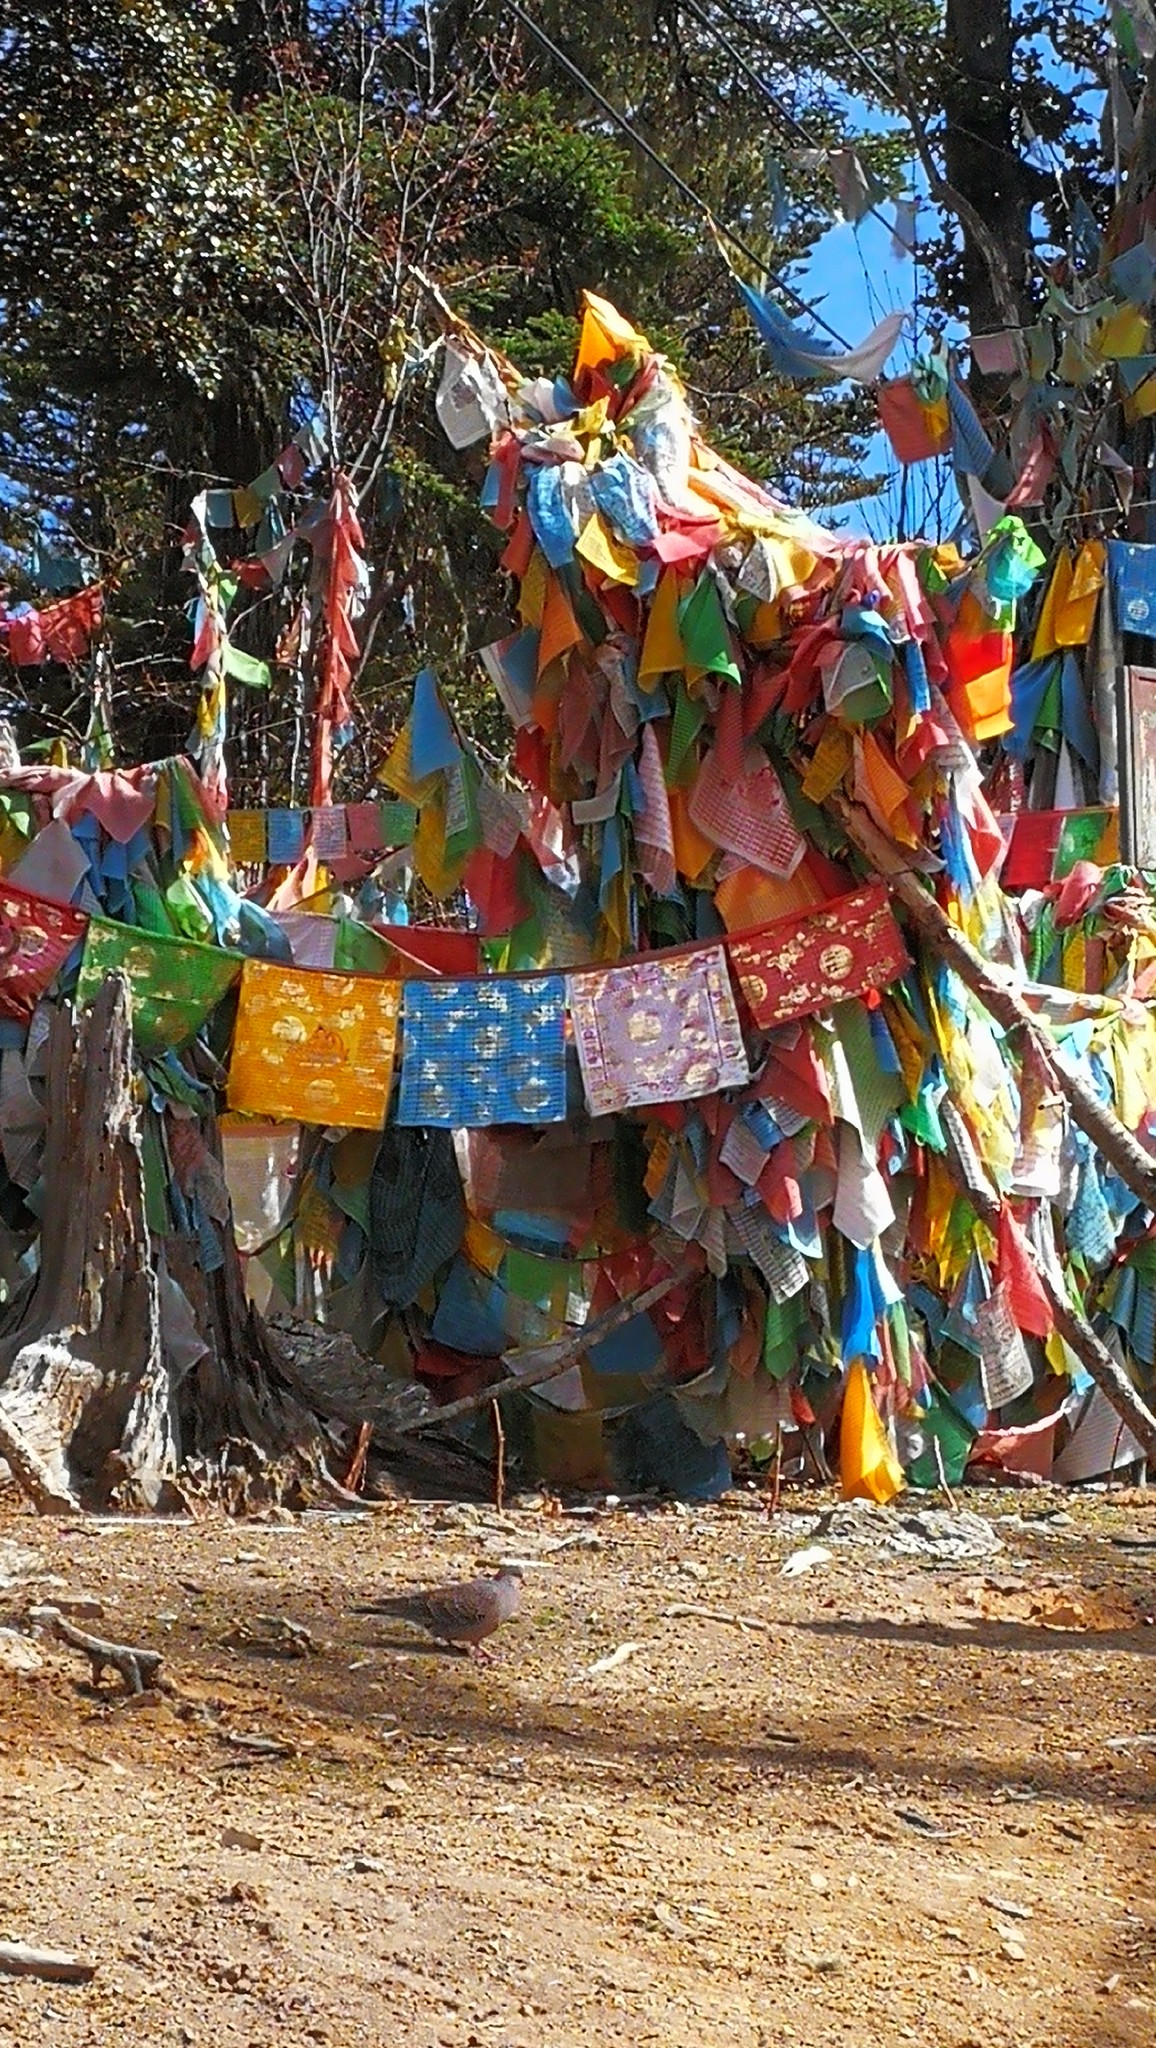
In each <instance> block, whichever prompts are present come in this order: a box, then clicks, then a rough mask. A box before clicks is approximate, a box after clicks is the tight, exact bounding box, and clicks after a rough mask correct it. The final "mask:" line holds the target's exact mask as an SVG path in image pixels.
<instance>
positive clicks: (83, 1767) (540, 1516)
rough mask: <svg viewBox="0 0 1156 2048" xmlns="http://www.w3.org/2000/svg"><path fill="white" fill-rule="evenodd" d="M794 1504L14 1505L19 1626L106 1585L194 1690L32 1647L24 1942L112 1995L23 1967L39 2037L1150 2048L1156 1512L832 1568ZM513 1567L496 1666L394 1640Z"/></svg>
mask: <svg viewBox="0 0 1156 2048" xmlns="http://www.w3.org/2000/svg"><path fill="white" fill-rule="evenodd" d="M786 1505H787V1507H788V1508H789V1510H790V1512H789V1514H787V1515H783V1514H780V1515H778V1516H776V1517H774V1518H771V1517H769V1516H768V1515H767V1513H766V1512H765V1510H764V1508H763V1507H762V1505H761V1504H760V1503H759V1501H758V1500H757V1499H756V1498H755V1497H753V1496H743V1495H732V1496H731V1497H730V1498H729V1499H728V1500H726V1501H724V1502H723V1503H721V1504H720V1505H719V1506H717V1507H713V1508H709V1509H702V1510H699V1509H676V1508H673V1507H666V1508H663V1509H651V1510H649V1511H644V1510H642V1509H641V1508H628V1507H619V1508H615V1509H611V1510H609V1511H602V1512H590V1511H589V1510H588V1511H587V1512H585V1513H579V1514H570V1513H566V1512H560V1511H559V1510H558V1509H557V1507H556V1504H553V1503H549V1502H547V1503H541V1502H540V1501H539V1502H534V1503H530V1504H528V1505H527V1506H525V1507H521V1508H520V1507H515V1508H513V1509H511V1510H508V1511H507V1512H506V1514H505V1515H504V1516H498V1515H497V1514H495V1513H494V1512H492V1511H488V1510H486V1509H474V1508H467V1507H462V1506H446V1505H443V1506H436V1505H432V1506H423V1507H416V1506H411V1505H409V1504H406V1505H405V1506H402V1507H390V1508H389V1509H387V1510H385V1511H383V1512H381V1513H379V1514H376V1515H374V1516H372V1517H365V1518H361V1519H354V1520H352V1521H351V1520H347V1519H341V1518H333V1517H323V1516H316V1517H312V1516H308V1517H305V1518H303V1519H298V1520H285V1521H282V1522H278V1521H272V1522H257V1523H254V1522H248V1523H244V1524H240V1525H238V1524H227V1523H225V1522H223V1521H215V1520H214V1521H211V1522H208V1523H203V1524H200V1525H198V1526H194V1525H192V1524H169V1525H164V1526H162V1525H157V1524H151V1525H148V1524H135V1525H132V1524H123V1523H86V1524H80V1525H68V1524H64V1523H60V1524H57V1523H53V1522H41V1521H37V1520H36V1519H35V1518H33V1517H32V1516H30V1515H24V1514H19V1513H17V1512H12V1513H10V1514H8V1515H3V1514H0V1621H2V1622H4V1623H5V1624H7V1625H9V1626H14V1627H16V1628H17V1629H21V1630H23V1629H24V1628H25V1627H26V1616H27V1613H28V1610H29V1608H30V1606H33V1605H35V1604H36V1603H37V1602H38V1601H44V1600H53V1599H55V1600H57V1601H58V1602H60V1601H63V1602H66V1603H68V1604H69V1605H70V1606H71V1607H72V1609H73V1611H74V1612H81V1611H83V1609H84V1608H85V1606H86V1604H87V1603H86V1600H85V1598H84V1597H83V1596H90V1599H91V1602H92V1604H93V1605H97V1604H98V1605H99V1608H100V1610H101V1612H100V1613H99V1614H98V1615H96V1616H94V1617H93V1618H90V1619H88V1620H87V1621H85V1620H83V1619H81V1620H80V1622H79V1625H80V1626H87V1627H88V1628H90V1629H96V1630H97V1631H98V1632H100V1633H102V1634H104V1635H107V1636H111V1637H114V1638H117V1639H119V1640H122V1641H123V1640H128V1641H131V1642H135V1643H143V1644H151V1645H155V1646H159V1647H161V1648H163V1650H164V1653H165V1671H166V1673H167V1675H168V1677H169V1679H170V1681H171V1684H172V1687H173V1690H172V1692H171V1693H170V1694H169V1695H167V1696H155V1695H154V1696H152V1697H151V1698H149V1696H146V1700H145V1702H144V1703H137V1704H135V1705H134V1704H129V1703H126V1702H125V1700H124V1699H123V1697H121V1696H120V1688H119V1681H117V1680H115V1679H112V1678H111V1677H110V1678H108V1679H106V1681H105V1688H104V1693H103V1695H102V1694H99V1693H97V1692H96V1691H94V1689H93V1687H92V1685H91V1682H90V1678H89V1676H88V1673H87V1668H86V1666H85V1664H84V1661H83V1659H81V1658H79V1657H77V1656H76V1655H75V1653H73V1652H71V1651H66V1650H64V1649H63V1648H61V1647H60V1646H58V1645H57V1644H55V1643H54V1642H50V1641H48V1640H47V1639H46V1638H45V1637H44V1636H43V1635H42V1636H40V1637H39V1638H36V1637H32V1638H31V1639H30V1638H28V1637H27V1636H25V1637H24V1638H23V1639H21V1640H18V1641H17V1642H16V1643H15V1644H13V1641H12V1639H11V1638H0V1940H3V1939H7V1940H22V1941H26V1942H30V1943H35V1944H39V1945H42V1946H44V1945H47V1946H56V1947H61V1948H67V1949H69V1950H72V1951H73V1952H75V1953H78V1954H80V1955H82V1956H84V1957H87V1958H88V1959H90V1960H91V1961H92V1962H94V1963H95V1965H96V1974H95V1977H94V1979H93V1981H92V1982H91V1983H89V1984H87V1985H84V1986H65V1985H57V1984H47V1983H41V1982H35V1981H31V1980H14V1979H9V1978H5V1977H0V2043H3V2044H4V2048H8V2044H9V2043H12V2044H16V2043H20V2044H27V2043H35V2042H37V2041H40V2040H43V2041H46V2042H47V2041H51V2042H52V2043H53V2044H54V2048H95V2044H100V2048H103V2044H105V2043H110V2044H111V2043H116V2042H120V2041H125V2042H127V2041H130V2040H131V2041H132V2042H134V2043H138V2042H141V2041H147V2042H149V2043H155V2044H157V2048H168V2044H172V2048H177V2044H183V2048H194V2044H195V2048H202V2044H203V2048H209V2044H212V2048H274V2044H276V2048H311V2044H315V2043H329V2044H331V2048H378V2044H381V2048H385V2044H389V2048H393V2044H398V2048H402V2044H404V2048H609V2044H611V2043H614V2044H620V2043H627V2044H639V2048H641V2044H644V2043H648V2044H654V2048H716V2044H718V2048H721V2044H723V2043H726V2044H727V2048H780V2044H781V2048H891V2044H898V2043H902V2042H908V2041H913V2042H919V2043H920V2044H922V2048H980V2044H983V2048H1029V2044H1031V2048H1141V2044H1144V2048H1148V2044H1150V2043H1151V2042H1152V2041H1153V2039H1154V2038H1156V1892H1154V1884H1153V1873H1154V1871H1156V1807H1154V1804H1153V1793H1154V1789H1156V1735H1154V1734H1153V1732H1152V1731H1153V1730H1156V1688H1154V1680H1156V1654H1154V1653H1156V1627H1154V1626H1152V1625H1150V1624H1151V1617H1152V1616H1153V1615H1154V1614H1156V1549H1153V1550H1152V1551H1151V1552H1148V1553H1146V1552H1144V1551H1143V1550H1140V1549H1124V1548H1120V1547H1117V1546H1116V1545H1114V1544H1113V1542H1112V1540H1111V1538H1112V1536H1113V1535H1119V1534H1121V1533H1128V1532H1130V1533H1131V1534H1132V1535H1133V1536H1134V1537H1135V1536H1137V1535H1140V1536H1145V1535H1146V1536H1149V1537H1151V1538H1152V1540H1153V1542H1154V1543H1156V1494H1151V1495H1144V1494H1131V1495H1127V1496H1117V1497H1115V1499H1114V1500H1113V1499H1112V1498H1111V1497H1109V1499H1108V1500H1107V1501H1106V1500H1105V1498H1104V1497H1103V1496H1099V1497H1090V1498H1089V1497H1085V1498H1082V1499H1073V1498H1072V1497H1071V1496H1064V1497H1061V1496H1059V1495H1054V1494H1048V1495H1044V1496H1038V1495H1032V1496H1030V1497H1028V1496H1022V1495H1015V1496H1008V1495H999V1496H994V1495H979V1496H975V1495H973V1496H971V1497H970V1499H969V1500H968V1501H967V1502H966V1506H967V1508H968V1509H970V1510H972V1511H977V1512H978V1513H980V1514H981V1515H982V1516H983V1517H984V1519H985V1521H986V1523H987V1524H988V1525H989V1527H990V1528H991V1529H992V1530H993V1531H994V1534H995V1535H996V1536H997V1537H998V1538H999V1539H1000V1541H1001V1544H1002V1548H1001V1549H1000V1550H999V1552H998V1554H996V1555H994V1556H992V1557H989V1558H983V1559H979V1560H977V1559H975V1558H969V1559H965V1560H963V1561H961V1562H952V1563H942V1562H937V1561H936V1560H934V1559H932V1560H930V1561H929V1560H927V1559H925V1558H921V1557H919V1556H914V1557H909V1556H895V1555H892V1554H890V1553H889V1552H888V1551H887V1550H886V1549H885V1547H884V1545H883V1542H882V1537H881V1531H882V1529H883V1527H884V1520H885V1518H884V1517H882V1516H880V1515H879V1512H878V1511H874V1513H873V1512H872V1511H863V1513H862V1515H861V1517H860V1522H859V1524H857V1525H856V1527H857V1528H860V1529H861V1534H859V1535H857V1536H855V1537H853V1540H851V1541H849V1542H837V1541H835V1540H834V1539H833V1538H832V1540H830V1542H829V1543H827V1544H826V1545H825V1547H826V1548H827V1549H828V1551H829V1555H828V1557H827V1558H826V1559H823V1558H820V1559H819V1560H818V1561H817V1562H815V1563H814V1564H813V1565H812V1566H811V1567H810V1568H809V1569H806V1570H803V1571H800V1572H799V1573H798V1574H797V1575H794V1576H790V1575H788V1576H785V1575H784V1574H783V1571H782V1565H783V1561H784V1560H785V1559H786V1558H788V1557H789V1556H790V1555H791V1553H797V1552H798V1551H800V1550H803V1549H806V1548H807V1547H809V1546H810V1545H813V1544H814V1543H816V1542H818V1543H820V1544H823V1542H824V1537H823V1532H822V1530H820V1531H818V1532H808V1530H807V1527H806V1525H805V1524H804V1523H802V1522H801V1521H800V1519H799V1516H800V1514H801V1513H802V1512H803V1510H804V1509H805V1510H807V1511H809V1512H811V1513H814V1512H815V1511H817V1509H818V1508H820V1507H821V1506H822V1505H823V1503H822V1501H821V1500H820V1499H819V1498H818V1497H816V1496H810V1497H807V1498H806V1499H804V1498H802V1497H794V1498H792V1499H791V1500H790V1501H789V1502H788V1503H787V1504H786ZM1057 1510H1058V1511H1059V1512H1058V1518H1057V1516H1056V1511H1057ZM904 1511H906V1510H904ZM894 1512H895V1511H894V1510H887V1511H886V1515H887V1516H892V1515H894ZM982 1533H983V1532H982V1531H981V1534H982ZM503 1556H506V1557H520V1558H522V1559H524V1560H525V1561H526V1595H525V1601H524V1611H523V1615H522V1617H521V1618H520V1619H519V1620H518V1621H517V1622H515V1623H513V1624H511V1626H510V1627H509V1628H508V1629H507V1630H506V1631H505V1632H504V1633H503V1635H502V1636H501V1637H500V1639H499V1640H498V1643H497V1645H496V1661H495V1662H494V1664H493V1665H492V1666H490V1667H488V1668H485V1667H481V1666H477V1665H475V1664H473V1663H472V1662H470V1661H468V1660H466V1659H464V1658H462V1657H461V1656H458V1655H455V1654H452V1653H447V1652H444V1651H440V1650H439V1649H438V1648H436V1647H435V1646H430V1647H429V1648H426V1647H424V1646H423V1645H422V1643H421V1641H420V1639H419V1638H417V1637H415V1636H414V1635H413V1634H412V1633H411V1632H410V1631H408V1630H407V1629H406V1628H405V1626H404V1625H403V1624H399V1623H397V1622H393V1621H383V1620H380V1619H374V1618H373V1617H371V1616H367V1615H361V1614H356V1613H353V1612H351V1609H352V1608H353V1607H354V1606H355V1604H356V1603H358V1602H365V1601H369V1600H372V1599H374V1598H375V1597H380V1595H381V1593H382V1592H383V1591H384V1590H385V1589H386V1588H387V1587H388V1588H394V1587H398V1586H401V1585H405V1584H409V1583H411V1582H413V1581H421V1580H422V1579H427V1578H428V1577H429V1576H430V1575H431V1574H433V1575H442V1574H445V1575H458V1574H468V1573H469V1572H471V1571H472V1570H473V1568H474V1567H475V1565H476V1564H479V1563H481V1564H487V1563H488V1564H489V1565H491V1566H492V1565H493V1564H494V1563H495V1562H496V1561H497V1560H498V1559H500V1558H501V1557H503ZM679 1607H682V1608H690V1609H697V1610H699V1611H698V1612H692V1613H689V1614H687V1613H676V1612H672V1611H671V1610H672V1609H675V1608H679ZM726 1616H732V1617H733V1616H740V1617H747V1618H748V1619H749V1620H751V1621H753V1622H756V1623H758V1624H761V1625H760V1626H757V1627H748V1628H745V1629H744V1628H739V1627H737V1626H735V1625H734V1624H733V1622H732V1621H730V1620H728V1619H725V1618H720V1617H726ZM285 1621H289V1622H291V1623H293V1624H297V1625H298V1627H300V1628H304V1629H306V1630H308V1631H309V1640H308V1641H306V1640H304V1639H300V1638H297V1639H295V1638H293V1636H292V1634H291V1633H289V1634H287V1633H286V1631H285V1629H284V1626H283V1624H284V1622H285ZM29 1641H31V1643H32V1646H33V1650H34V1652H35V1653H37V1654H38V1655H39V1658H40V1660H41V1661H40V1663H39V1666H38V1668H35V1669H32V1670H29V1671H26V1672H16V1671H12V1670H10V1669H6V1668H4V1661H3V1660H4V1659H7V1661H8V1662H9V1663H11V1662H12V1661H17V1662H19V1661H21V1659H22V1658H25V1659H26V1660H27V1661H31V1660H30V1659H27V1646H28V1643H29ZM627 1645H629V1646H631V1647H630V1649H629V1653H626V1650H625V1646H627ZM615 1650H622V1651H623V1654H622V1655H621V1656H620V1657H619V1659H618V1660H617V1661H616V1662H615V1663H614V1665H613V1668H610V1669H605V1668H604V1669H602V1670H594V1669H592V1668H591V1667H593V1666H596V1665H599V1664H602V1663H605V1661H606V1660H608V1659H609V1658H610V1657H611V1656H612V1655H613V1653H614V1651H615ZM1138 1734H1147V1735H1148V1738H1149V1740H1148V1745H1147V1746H1145V1745H1144V1744H1143V1743H1140V1744H1137V1743H1134V1742H1131V1743H1128V1744H1126V1745H1124V1744H1122V1742H1121V1738H1126V1737H1128V1738H1130V1737H1135V1736H1136V1735H1138ZM245 1736H248V1737H258V1738H263V1739H264V1740H265V1742H266V1744H268V1745H269V1747H268V1748H267V1749H264V1750H262V1749H261V1748H253V1747H245V1746H238V1740H237V1739H238V1738H239V1737H245Z"/></svg>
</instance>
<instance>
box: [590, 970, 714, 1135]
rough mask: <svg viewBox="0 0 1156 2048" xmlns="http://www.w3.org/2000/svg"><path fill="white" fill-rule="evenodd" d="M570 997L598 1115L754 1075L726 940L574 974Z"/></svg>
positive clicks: (592, 1107) (677, 1097)
mask: <svg viewBox="0 0 1156 2048" xmlns="http://www.w3.org/2000/svg"><path fill="white" fill-rule="evenodd" d="M566 1000H567V1002H568V1003H569V1006H570V1015H571V1017H572V1018H573V1022H574V1035H575V1039H576V1041H577V1045H578V1060H579V1064H580V1065H581V1068H582V1079H583V1082H584V1084H585V1088H586V1100H587V1103H588V1105H589V1109H590V1114H591V1116H611V1115H614V1114H616V1113H617V1112H618V1111H619V1110H623V1109H633V1108H637V1107H639V1106H641V1105H642V1104H644V1103H647V1102H681V1101H685V1100H687V1099H689V1098H690V1097H691V1096H695V1095H715V1094H717V1093H718V1091H719V1089H721V1088H738V1087H741V1086H742V1084H743V1083H744V1082H745V1081H746V1080H748V1079H749V1077H750V1068H749V1067H748V1065H747V1056H746V1052H745V1050H744V1047H743V1036H742V1029H741V1026H740V1024H739V1017H738V1011H737V1009H736V1008H735V1000H734V996H733V995H732V993H731V985H730V977H729V975H728V974H727V965H726V955H725V953H724V952H723V949H722V947H721V946H709V947H707V946H704V947H702V948H697V949H696V950H695V951H693V952H688V953H679V954H674V955H666V956H664V957H661V958H659V957H656V958H654V959H650V960H645V959H644V960H632V961H629V962H627V963H625V964H623V965H622V966H618V967H604V968H592V969H588V970H587V971H586V972H584V973H582V974H572V975H570V977H569V979H568V981H567V985H566Z"/></svg>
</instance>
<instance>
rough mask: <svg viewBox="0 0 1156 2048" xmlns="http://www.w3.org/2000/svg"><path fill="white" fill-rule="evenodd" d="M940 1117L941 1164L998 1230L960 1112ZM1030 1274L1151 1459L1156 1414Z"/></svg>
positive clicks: (1155, 1448)
mask: <svg viewBox="0 0 1156 2048" xmlns="http://www.w3.org/2000/svg"><path fill="white" fill-rule="evenodd" d="M940 1115H941V1117H942V1119H943V1127H944V1131H945V1133H946V1136H947V1141H948V1142H947V1152H946V1155H945V1157H944V1162H943V1163H944V1165H945V1166H946V1168H947V1171H948V1173H949V1174H950V1176H951V1178H952V1180H953V1181H954V1182H955V1185H956V1187H957V1188H958V1189H959V1191H960V1193H961V1194H962V1195H964V1196H966V1198H967V1200H968V1201H969V1202H970V1203H971V1206H972V1208H973V1209H974V1210H975V1213H976V1215H977V1216H978V1217H979V1219H980V1221H981V1223H986V1224H987V1226H988V1228H989V1229H990V1230H992V1231H995V1230H998V1228H999V1219H1000V1207H1001V1205H1000V1200H999V1196H998V1195H997V1194H996V1193H995V1190H994V1189H993V1188H992V1186H991V1185H990V1183H989V1182H988V1180H987V1178H986V1176H984V1175H983V1174H982V1173H981V1171H980V1170H979V1169H978V1160H975V1161H974V1163H973V1164H971V1167H970V1170H969V1164H968V1159H967V1155H968V1152H969V1151H970V1152H972V1153H973V1155H974V1148H973V1147H972V1146H971V1144H970V1141H969V1134H968V1132H967V1127H966V1124H965V1122H964V1118H963V1115H962V1112H961V1111H960V1109H959V1107H958V1105H957V1104H956V1103H954V1102H952V1101H950V1100H948V1101H947V1102H945V1103H943V1104H942V1105H941V1108H940ZM1036 1270H1037V1272H1038V1274H1039V1277H1040V1282H1041V1285H1042V1287H1043V1290H1044V1293H1045V1294H1046V1295H1047V1297H1048V1301H1049V1303H1050V1305H1051V1310H1052V1314H1053V1316H1054V1317H1055V1319H1056V1328H1057V1330H1058V1331H1059V1333H1060V1335H1061V1337H1062V1338H1063V1340H1064V1342H1065V1344H1066V1345H1067V1346H1068V1349H1069V1350H1070V1351H1072V1352H1073V1353H1074V1354H1075V1356H1076V1357H1077V1358H1078V1359H1079V1361H1080V1364H1081V1365H1082V1366H1083V1367H1084V1368H1085V1370H1086V1371H1087V1372H1088V1373H1090V1374H1091V1377H1092V1378H1093V1379H1094V1380H1095V1382H1096V1385H1097V1386H1098V1387H1099V1388H1100V1390H1101V1392H1102V1393H1103V1395H1104V1397H1105V1399H1106V1400H1108V1401H1110V1402H1111V1404H1112V1407H1113V1408H1114V1409H1115V1411H1116V1414H1117V1415H1118V1416H1119V1417H1120V1418H1121V1421H1123V1422H1126V1423H1127V1425H1128V1428H1129V1429H1130V1430H1131V1432H1132V1434H1133V1436H1134V1437H1135V1438H1136V1441H1137V1443H1139V1444H1141V1445H1142V1446H1143V1448H1144V1451H1145V1453H1146V1455H1147V1456H1148V1457H1149V1458H1150V1459H1152V1460H1156V1415H1153V1413H1152V1410H1151V1409H1150V1408H1149V1406H1148V1404H1147V1402H1146V1401H1145V1400H1144V1399H1143V1397H1142V1396H1141V1395H1140V1394H1139V1393H1137V1391H1136V1388H1135V1387H1134V1386H1133V1385H1132V1382H1131V1380H1130V1379H1129V1378H1128V1375H1127V1373H1126V1372H1125V1371H1124V1368H1123V1366H1121V1365H1120V1364H1119V1363H1118V1362H1117V1360H1116V1359H1114V1358H1113V1356H1112V1354H1111V1352H1110V1351H1109V1349H1108V1347H1107V1345H1106V1344H1105V1343H1103V1342H1102V1340H1101V1339H1100V1338H1099V1337H1098V1336H1097V1335H1096V1332H1095V1330H1094V1329H1093V1328H1092V1325H1091V1323H1090V1322H1089V1321H1088V1319H1087V1317H1086V1316H1085V1315H1083V1314H1082V1313H1081V1311H1080V1310H1079V1309H1077V1308H1074V1307H1073V1306H1072V1303H1071V1301H1070V1300H1069V1298H1068V1296H1067V1294H1066V1293H1065V1291H1064V1289H1063V1288H1062V1287H1061V1286H1060V1284H1059V1282H1058V1281H1057V1280H1056V1279H1055V1277H1054V1275H1053V1274H1052V1273H1050V1272H1049V1271H1048V1268H1047V1266H1046V1265H1045V1264H1044V1263H1043V1261H1042V1260H1040V1261H1039V1262H1038V1263H1037V1267H1036Z"/></svg>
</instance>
